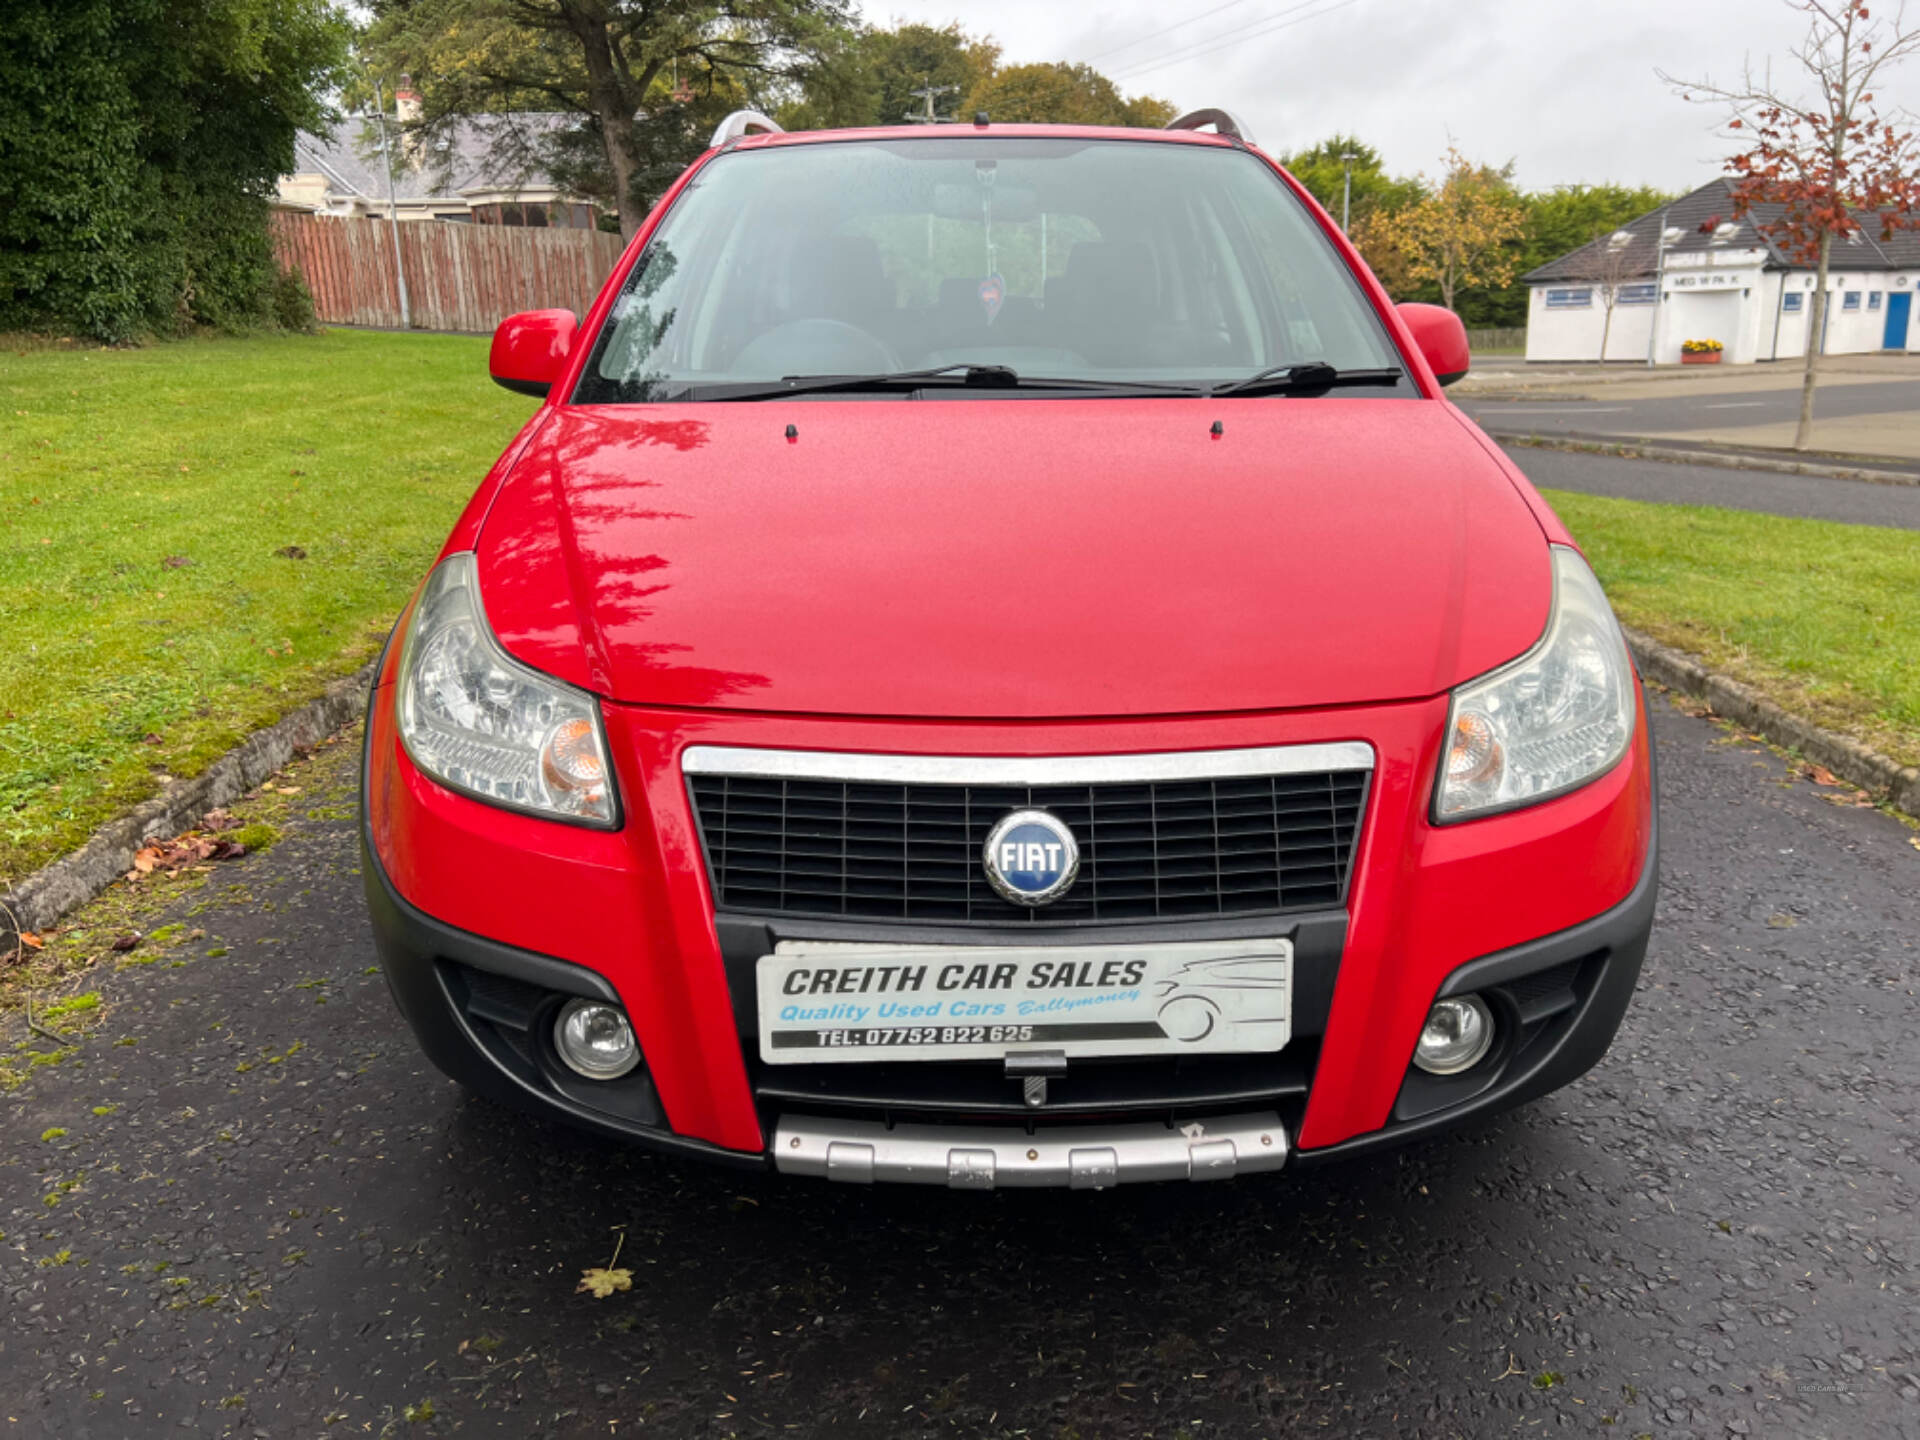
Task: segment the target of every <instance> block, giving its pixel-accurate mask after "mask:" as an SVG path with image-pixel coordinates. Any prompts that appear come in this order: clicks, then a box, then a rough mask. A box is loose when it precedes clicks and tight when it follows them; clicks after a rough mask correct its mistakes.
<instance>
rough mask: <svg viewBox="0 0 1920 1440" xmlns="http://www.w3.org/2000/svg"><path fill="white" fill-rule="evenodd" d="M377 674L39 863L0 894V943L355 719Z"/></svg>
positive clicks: (99, 887)
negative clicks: (73, 848)
mask: <svg viewBox="0 0 1920 1440" xmlns="http://www.w3.org/2000/svg"><path fill="white" fill-rule="evenodd" d="M373 671H374V667H373V666H372V665H366V666H363V667H362V668H361V669H359V670H357V671H355V672H354V673H353V674H352V675H349V676H347V677H346V678H345V679H343V680H336V681H334V682H333V683H332V684H331V685H329V686H328V687H327V690H326V693H325V694H324V695H322V696H320V697H319V698H318V699H317V700H310V701H308V702H307V703H306V704H305V705H302V706H301V707H300V708H299V709H298V710H295V711H293V712H292V713H291V714H288V715H284V716H282V717H281V718H280V719H279V720H277V721H275V722H274V723H273V724H272V725H269V726H267V727H266V728H265V729H264V730H256V731H254V732H253V734H251V735H249V736H248V737H247V738H246V739H245V740H242V741H241V742H240V743H239V744H238V745H236V746H234V748H233V749H231V750H229V751H228V752H227V753H226V754H225V755H222V756H221V757H220V758H219V759H218V760H216V761H214V762H213V764H211V765H209V766H208V767H207V768H206V769H205V770H204V771H202V772H201V773H200V774H199V775H196V776H195V777H194V778H193V779H191V780H179V781H176V782H174V783H173V784H172V785H170V786H168V787H167V789H166V792H165V793H164V794H160V795H156V796H154V797H153V799H151V800H147V801H143V802H142V803H141V804H139V805H136V806H135V807H134V808H133V809H132V810H130V811H128V812H127V813H126V814H125V815H122V816H121V817H120V818H119V819H117V820H109V821H108V822H107V823H106V824H105V825H102V826H101V827H100V828H99V829H98V830H96V831H94V832H93V836H92V838H91V839H89V840H88V841H87V843H86V844H84V845H82V846H81V847H80V848H79V849H78V850H76V851H74V852H73V853H72V854H71V855H67V856H63V857H62V858H60V859H58V860H55V861H53V862H52V863H51V864H48V865H45V866H42V867H41V868H40V869H39V870H36V871H35V872H34V873H33V874H31V875H29V876H27V877H26V879H24V880H22V881H21V882H20V883H19V884H17V885H16V886H14V887H13V889H12V890H10V891H7V892H6V893H5V894H0V904H4V905H5V906H6V907H7V909H8V910H11V911H12V912H13V921H12V922H9V920H8V918H7V915H6V912H5V911H0V946H4V945H5V944H6V942H8V941H10V940H11V939H12V937H13V925H14V924H15V923H17V924H18V925H19V926H20V927H21V928H22V929H25V930H44V929H46V928H47V927H48V926H49V925H52V924H53V922H54V921H56V920H58V919H59V918H60V917H61V916H62V915H64V914H66V913H67V912H68V911H69V910H71V909H73V908H74V907H75V906H77V905H84V904H85V903H86V902H87V901H89V900H91V899H93V898H94V897H95V896H96V895H98V894H100V893H101V892H102V891H103V890H105V889H106V888H107V887H108V886H109V885H111V884H112V883H113V882H114V881H116V880H118V879H119V878H120V877H121V876H122V875H124V874H126V873H127V871H128V870H130V869H132V868H133V854H134V851H136V850H138V849H139V848H140V847H141V845H142V844H144V843H145V842H146V841H148V840H150V839H152V838H154V837H155V836H172V835H178V834H179V833H180V832H181V831H183V830H191V829H192V828H193V827H194V825H195V824H196V823H197V822H198V821H199V819H200V817H201V816H203V815H205V814H206V813H207V811H209V810H216V809H218V808H219V807H220V806H222V805H225V804H227V803H229V802H230V801H233V800H237V799H239V798H240V797H241V796H242V795H244V794H246V793H247V791H249V790H251V789H253V787H254V786H256V785H258V784H259V783H260V782H261V781H262V780H265V779H266V778H267V777H268V776H269V775H272V774H273V773H274V772H275V771H277V770H279V769H280V768H281V767H282V766H284V765H285V764H286V763H287V762H288V761H289V760H291V759H292V758H293V757H294V755H295V754H296V753H298V752H299V751H302V750H310V749H312V748H313V747H314V746H315V745H318V744H319V743H320V742H321V741H322V740H324V739H326V738H327V737H328V736H329V735H332V734H334V733H335V732H336V731H338V730H341V729H343V728H344V727H346V726H347V725H349V724H351V723H352V722H353V721H354V720H356V719H358V718H359V716H360V714H361V712H362V711H364V710H365V708H366V703H367V689H368V687H369V686H370V685H371V684H372V683H373Z"/></svg>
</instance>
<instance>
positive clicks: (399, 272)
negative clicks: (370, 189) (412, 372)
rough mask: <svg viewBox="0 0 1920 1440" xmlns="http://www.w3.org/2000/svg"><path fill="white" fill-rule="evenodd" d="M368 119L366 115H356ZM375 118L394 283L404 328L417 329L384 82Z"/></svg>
mask: <svg viewBox="0 0 1920 1440" xmlns="http://www.w3.org/2000/svg"><path fill="white" fill-rule="evenodd" d="M354 118H355V119H356V120H365V119H367V118H368V117H367V116H365V115H356V116H355V117H354ZM372 118H373V119H375V120H377V121H379V122H380V159H381V162H382V163H383V164H384V165H385V166H386V167H387V229H389V230H391V231H392V232H393V282H394V284H395V285H397V286H398V287H399V289H400V328H401V329H402V330H411V329H412V328H413V308H412V306H410V305H409V304H408V303H407V270H406V266H404V265H403V264H401V262H400V211H399V208H398V206H397V204H396V202H395V200H394V194H393V151H392V150H391V149H390V148H389V147H388V145H387V97H386V92H385V91H383V90H382V89H381V88H380V82H379V81H378V80H375V81H374V82H373V117H372Z"/></svg>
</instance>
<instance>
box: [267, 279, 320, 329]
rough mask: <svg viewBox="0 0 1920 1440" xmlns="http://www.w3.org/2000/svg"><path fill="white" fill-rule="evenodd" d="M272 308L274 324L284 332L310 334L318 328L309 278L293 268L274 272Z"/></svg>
mask: <svg viewBox="0 0 1920 1440" xmlns="http://www.w3.org/2000/svg"><path fill="white" fill-rule="evenodd" d="M272 306H273V323H274V324H276V325H278V326H279V327H280V328H281V329H282V330H298V331H302V332H310V331H312V330H315V329H317V328H318V326H317V325H316V324H315V322H314V309H313V291H311V290H309V289H308V288H307V277H306V276H304V275H302V274H301V273H300V272H299V271H298V270H296V269H294V268H292V267H291V266H289V267H288V268H287V269H284V270H281V269H278V268H276V269H275V271H274V280H273V294H272Z"/></svg>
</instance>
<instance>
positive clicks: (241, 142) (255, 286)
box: [0, 0, 347, 341]
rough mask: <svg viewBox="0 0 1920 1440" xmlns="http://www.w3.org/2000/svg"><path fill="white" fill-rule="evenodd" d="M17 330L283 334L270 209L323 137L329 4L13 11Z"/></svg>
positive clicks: (333, 60) (334, 46)
mask: <svg viewBox="0 0 1920 1440" xmlns="http://www.w3.org/2000/svg"><path fill="white" fill-rule="evenodd" d="M4 31H5V40H4V43H0V328H15V327H23V328H25V327H44V328H60V329H70V330H74V331H78V332H81V333H84V334H88V335H91V336H94V337H95V338H98V339H101V340H109V341H120V340H127V339H132V338H134V337H136V336H138V335H140V334H141V333H143V332H151V331H165V330H172V329H176V328H178V327H180V326H181V325H183V324H192V323H205V324H212V325H219V326H226V327H243V326H250V325H256V324H263V323H271V322H272V320H273V318H274V314H275V309H274V307H275V301H276V296H277V295H278V294H281V293H283V280H282V277H281V276H280V273H279V271H278V270H277V269H276V267H275V265H274V261H273V251H272V246H271V243H270V241H269V238H268V234H267V214H268V202H269V199H270V198H271V196H272V195H273V192H274V186H275V182H276V181H277V180H278V178H279V177H280V176H281V175H283V174H285V173H286V172H287V171H289V170H291V169H292V168H293V142H294V136H295V134H296V132H297V131H298V130H299V129H300V128H302V127H312V126H317V125H319V124H320V123H321V122H322V120H323V119H324V117H325V116H326V114H327V104H326V101H325V99H324V97H325V95H326V93H327V91H328V90H329V89H330V88H331V87H332V86H333V85H334V84H335V83H336V82H337V80H338V78H339V66H340V64H341V61H342V60H343V59H344V57H345V54H346V43H347V29H346V25H345V23H344V21H343V20H342V19H341V18H340V15H339V14H338V13H337V12H336V11H335V9H334V8H333V6H332V5H331V4H330V3H328V0H6V20H5V25H4Z"/></svg>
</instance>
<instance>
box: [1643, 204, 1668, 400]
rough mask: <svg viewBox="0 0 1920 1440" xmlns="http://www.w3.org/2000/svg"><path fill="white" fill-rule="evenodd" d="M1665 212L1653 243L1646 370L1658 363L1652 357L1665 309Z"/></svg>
mask: <svg viewBox="0 0 1920 1440" xmlns="http://www.w3.org/2000/svg"><path fill="white" fill-rule="evenodd" d="M1667 228H1668V227H1667V212H1666V211H1665V210H1662V211H1661V212H1660V233H1659V234H1658V235H1656V236H1655V237H1654V242H1653V246H1654V248H1653V319H1652V321H1651V322H1650V323H1649V324H1648V326H1647V368H1648V369H1649V370H1651V369H1652V368H1653V367H1654V365H1655V364H1656V363H1658V362H1657V361H1656V360H1655V359H1654V356H1655V354H1656V353H1657V352H1658V349H1659V344H1660V317H1661V315H1662V314H1664V313H1665V311H1666V308H1667V297H1666V288H1667Z"/></svg>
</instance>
